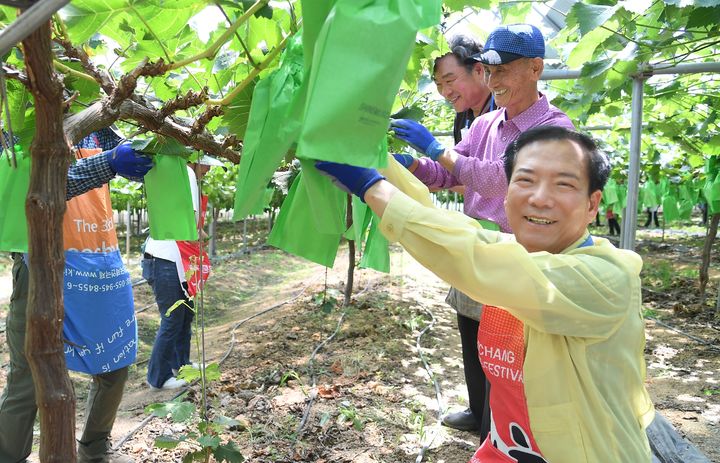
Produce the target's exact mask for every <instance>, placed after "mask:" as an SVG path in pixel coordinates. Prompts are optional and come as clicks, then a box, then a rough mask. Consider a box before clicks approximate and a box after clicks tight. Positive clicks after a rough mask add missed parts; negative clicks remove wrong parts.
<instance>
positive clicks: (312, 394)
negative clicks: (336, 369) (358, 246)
mask: <svg viewBox="0 0 720 463" xmlns="http://www.w3.org/2000/svg"><path fill="white" fill-rule="evenodd" d="M369 289H370V282H368V284H367V286H365V288H364V289H363V290H362V291H360V292H358V293H357V294H355V298H357V297H358V296H361V295H363V294H364V293H366V292H367V291H368V290H369ZM349 308H350V306H349V305H348V306H347V307H345V310H343V312H342V314H340V318H339V319H338V322H337V325H336V326H335V331H334V332H333V333H332V334H331V335H330V336H328V337H327V338H325V340H323V342H321V343H320V344H318V345H317V346H316V347H315V350H313V353H312V355H311V356H310V359H309V360H308V362H309V363H310V377H311V378H312V388H311V389H310V396H309V397H308V400H307V404H305V410H303V416H302V419H301V420H300V424H298V427H297V431H295V442H298V441H299V440H300V438H301V437H302V434H303V432H305V429H304V428H305V425H306V424H307V420H308V417H309V416H310V410H311V409H312V406H313V404H314V403H315V399H316V398H317V376H316V375H315V356H316V355H317V353H318V352H319V351H320V349H322V348H323V347H324V346H325V344H327V343H328V342H330V341H332V339H333V338H334V337H335V336H336V335H337V334H338V332H340V327H341V326H342V323H343V321H344V320H345V316H346V315H347V312H348V310H349Z"/></svg>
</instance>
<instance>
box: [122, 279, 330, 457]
mask: <svg viewBox="0 0 720 463" xmlns="http://www.w3.org/2000/svg"><path fill="white" fill-rule="evenodd" d="M317 279H318V277H316V278H315V279H313V280H312V281H310V282H309V283H308V284H306V285H305V287H303V289H302V290H301V291H300V292H299V293H297V294H296V295H294V296H293V297H291V298H290V299H287V300H285V301H283V302H279V303H277V304H275V305H273V306H271V307H268V308H267V309H264V310H261V311H260V312H258V313H256V314H254V315H251V316H249V317H247V318H245V319H243V320H240V321H239V322H237V323H236V324H235V325H234V326H233V329H232V332H231V333H232V340H231V342H230V347H228V350H227V351H226V352H225V355H223V357H222V358H221V359H220V361H219V362H218V364H222V363H223V362H224V361H225V360H226V359H227V358H228V357H229V356H230V354H231V353H232V351H233V349H234V348H235V343H236V341H237V340H236V338H235V331H236V330H237V329H238V328H239V327H240V326H241V325H243V324H244V323H245V322H248V321H250V320H252V319H254V318H257V317H259V316H260V315H263V314H266V313H268V312H270V311H272V310H275V309H277V308H278V307H281V306H283V305H285V304H288V303H290V302H293V301H294V300H296V299H297V298H299V297H300V296H302V295H303V294H304V293H305V291H307V289H308V288H309V287H310V285H312V284H313V283H315V281H316V280H317ZM136 363H137V362H136ZM196 382H197V380H195V381H193V382H192V383H190V384H188V385H187V386H185V387H183V388H180V390H179V392H178V393H177V394H175V395H174V396H173V397H172V399H170V400H175V399H177V398H178V397H180V396H181V395H182V394H184V393H185V392H186V391H187V389H189V388H190V386H192V385H193V384H195V383H196ZM153 418H155V416H154V415H149V416H147V417H145V419H143V420H142V421H141V422H140V423H139V424H138V425H137V426H135V427H134V428H133V429H131V430H130V431H128V433H127V434H125V435H124V436H123V437H122V438H121V439H120V440H119V441H118V442H117V443H116V444H115V445H113V447H112V449H113V450H115V451H116V450H118V449H120V447H122V446H123V445H125V443H126V442H127V441H128V440H129V439H130V438H131V437H132V436H134V435H135V434H136V433H137V432H138V431H140V430H141V429H142V428H144V427H145V426H147V424H148V423H149V422H150V421H152V419H153Z"/></svg>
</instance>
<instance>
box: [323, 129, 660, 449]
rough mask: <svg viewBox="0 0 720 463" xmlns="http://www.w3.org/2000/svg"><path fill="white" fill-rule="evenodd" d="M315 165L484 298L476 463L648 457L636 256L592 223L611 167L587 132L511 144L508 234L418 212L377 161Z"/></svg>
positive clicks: (384, 225) (449, 277)
mask: <svg viewBox="0 0 720 463" xmlns="http://www.w3.org/2000/svg"><path fill="white" fill-rule="evenodd" d="M317 167H318V168H319V169H320V170H323V171H325V172H326V173H328V174H329V175H330V176H332V177H333V178H334V179H335V180H336V181H337V183H338V184H339V186H341V187H344V188H345V189H347V190H349V191H350V192H352V193H354V194H356V195H358V196H359V197H360V198H362V199H363V200H364V201H366V202H367V204H368V205H369V206H370V207H371V208H372V209H373V211H374V212H375V213H376V214H378V215H379V216H381V217H382V222H381V230H382V231H383V234H384V235H385V236H386V237H387V238H388V239H390V240H391V241H397V242H399V243H400V244H402V245H403V247H405V249H407V250H408V252H410V254H412V255H413V256H414V257H415V258H416V259H417V260H418V261H419V262H421V263H422V264H423V265H425V266H426V267H427V268H428V269H430V270H431V271H433V272H434V273H435V274H437V275H438V276H439V277H441V278H442V279H444V280H445V281H447V282H448V283H450V284H451V285H453V286H455V287H457V288H458V289H460V290H461V291H463V292H464V293H466V294H468V295H469V296H470V297H472V298H474V299H476V300H478V301H483V303H485V304H486V309H485V310H484V311H483V315H482V319H481V320H480V330H479V331H478V351H479V352H478V353H479V356H480V358H481V362H482V365H483V369H484V370H485V371H486V374H487V376H488V379H489V380H490V383H491V388H490V391H491V392H490V408H491V409H492V424H491V432H490V435H489V436H488V438H487V439H486V440H485V441H484V442H483V443H482V444H481V446H480V448H479V449H478V450H477V452H476V453H475V455H474V456H473V457H472V460H471V462H473V463H477V462H482V463H495V462H497V463H515V462H519V463H542V462H551V463H565V462H567V463H580V462H589V463H601V462H603V463H604V462H613V463H641V462H649V461H650V459H651V454H650V447H649V445H648V440H647V437H646V435H645V428H646V427H647V425H648V424H649V423H650V421H651V420H652V418H653V417H654V409H653V406H652V403H651V401H650V398H649V396H648V393H647V390H646V389H645V385H644V381H645V361H644V357H643V350H644V346H645V335H644V323H643V319H642V314H641V298H640V277H639V275H640V269H641V267H642V261H641V259H640V257H639V256H638V255H637V254H635V253H634V252H631V251H626V250H620V249H617V248H615V247H614V246H613V245H612V244H611V243H610V242H609V241H607V240H606V239H603V238H597V237H592V236H590V235H589V233H588V231H587V225H588V223H590V222H592V221H593V220H594V218H595V215H596V213H597V209H598V204H599V203H600V199H601V197H602V189H603V187H604V185H605V182H606V180H607V177H608V174H609V164H608V161H607V158H606V157H605V156H604V155H603V154H602V153H601V152H599V151H598V149H597V147H596V145H595V143H594V142H593V140H592V139H591V138H589V137H587V136H585V135H582V134H579V133H577V132H573V131H570V130H567V129H564V128H560V127H553V126H545V127H539V128H536V129H532V130H530V131H528V132H525V133H524V134H522V135H521V136H520V137H519V138H518V140H517V141H516V142H515V143H513V144H512V145H511V146H509V147H508V149H507V151H506V153H505V170H506V174H507V178H508V179H509V186H508V194H507V198H506V200H505V209H506V212H507V217H508V220H509V222H510V225H511V228H512V230H513V231H514V235H510V234H506V233H500V232H494V231H489V230H483V229H482V228H481V227H480V226H479V225H478V224H477V222H476V221H474V220H472V219H471V218H468V217H466V216H464V215H462V214H460V213H454V212H450V211H440V210H438V209H435V208H432V207H427V206H423V205H421V204H420V203H418V202H416V201H415V200H413V199H411V198H410V197H409V196H407V195H406V194H404V193H403V192H402V191H400V190H399V189H398V188H396V187H395V186H393V185H392V184H391V183H390V182H388V181H385V180H384V178H383V177H382V176H381V175H380V174H378V172H377V171H375V170H374V169H364V168H358V167H353V166H346V165H341V164H334V163H326V162H320V163H318V164H317Z"/></svg>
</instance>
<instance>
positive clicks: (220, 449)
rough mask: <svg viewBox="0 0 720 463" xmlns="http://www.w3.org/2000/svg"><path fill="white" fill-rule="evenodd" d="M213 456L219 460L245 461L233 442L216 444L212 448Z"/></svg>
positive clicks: (230, 461)
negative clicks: (213, 448) (214, 447)
mask: <svg viewBox="0 0 720 463" xmlns="http://www.w3.org/2000/svg"><path fill="white" fill-rule="evenodd" d="M213 456H214V457H215V459H216V460H217V461H220V462H222V461H227V462H228V463H242V462H244V461H245V457H243V455H242V453H240V449H239V448H237V446H236V445H235V443H234V442H228V443H227V444H223V445H218V446H217V448H216V449H215V450H213Z"/></svg>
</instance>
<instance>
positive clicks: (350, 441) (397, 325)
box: [0, 249, 720, 463]
mask: <svg viewBox="0 0 720 463" xmlns="http://www.w3.org/2000/svg"><path fill="white" fill-rule="evenodd" d="M392 258H393V264H392V269H393V270H392V272H391V273H390V274H389V275H384V274H380V273H377V272H374V271H358V272H356V285H355V288H356V290H355V294H356V297H355V298H354V300H353V306H352V307H351V308H350V309H349V310H347V311H346V312H345V314H344V318H343V321H342V323H341V324H340V329H339V330H338V332H337V334H336V335H335V337H334V338H333V340H332V341H330V342H329V343H328V344H327V345H325V347H324V348H323V349H321V350H320V351H319V353H318V356H317V358H316V359H315V362H314V367H313V365H311V362H310V356H311V354H312V352H313V350H314V349H316V347H317V346H318V345H319V344H320V343H321V342H322V341H323V340H325V339H327V338H328V336H330V335H331V334H332V333H333V332H334V331H335V329H336V327H337V325H338V320H339V319H340V317H341V316H343V310H341V309H340V308H339V306H338V305H335V306H334V307H332V308H329V307H328V306H323V305H322V290H323V287H324V281H325V270H324V268H322V267H320V266H317V265H314V264H310V263H307V262H305V261H303V260H300V259H296V258H294V257H291V256H288V255H286V254H283V253H281V252H279V251H275V250H267V251H262V252H259V253H257V254H253V255H251V256H246V257H243V258H240V259H236V260H231V261H227V262H224V263H221V264H219V265H217V266H216V267H215V275H214V276H213V278H212V280H211V283H210V284H209V288H208V294H207V296H206V307H207V308H208V315H207V325H208V328H207V330H206V349H207V350H206V351H207V352H208V354H207V357H208V358H209V359H220V358H221V357H222V356H223V355H224V354H225V353H226V352H227V351H228V349H229V348H230V345H231V338H232V335H231V331H232V328H233V327H234V326H235V325H236V324H237V322H238V321H240V320H242V319H245V318H247V317H248V316H250V315H252V314H255V313H258V312H259V311H261V310H263V309H265V308H267V307H271V306H273V305H275V304H277V303H278V302H281V301H285V300H288V299H290V298H291V297H293V296H294V295H297V294H299V293H300V292H301V291H302V290H303V289H304V288H305V287H306V286H307V289H306V291H305V292H304V293H303V294H302V295H301V296H300V297H298V298H297V299H296V300H295V301H293V302H292V303H289V304H286V305H283V306H281V307H278V308H277V309H275V310H273V311H272V312H270V313H267V314H265V315H262V316H259V317H257V318H255V319H253V320H251V321H248V322H247V323H245V324H243V325H242V326H241V327H239V328H238V329H237V330H236V333H235V338H236V342H235V344H234V345H233V348H232V352H231V354H230V355H229V356H228V358H227V360H226V361H225V362H224V363H223V364H222V366H221V370H222V375H221V378H220V380H219V381H216V382H213V383H211V385H210V389H209V404H210V412H211V414H212V415H217V414H222V415H224V416H227V417H229V418H233V419H236V420H237V421H238V422H239V423H240V424H238V425H236V426H233V427H232V428H231V429H230V430H225V431H222V432H220V434H219V436H220V438H221V439H222V441H223V442H226V441H232V442H234V443H235V444H236V445H237V446H238V447H239V448H240V450H241V452H242V454H243V455H244V456H245V457H246V459H247V461H251V462H288V463H289V462H305V461H306V462H318V463H331V462H332V463H336V462H358V463H369V462H388V463H395V462H412V461H415V459H416V456H417V454H418V451H419V449H420V448H421V447H422V446H423V444H429V447H430V449H429V450H428V453H427V455H426V456H425V458H424V460H423V461H432V462H438V463H439V462H453V463H454V462H465V461H468V459H469V458H470V455H471V454H472V452H473V451H474V449H475V447H476V446H477V438H476V436H474V435H472V434H469V433H464V432H458V431H454V430H449V429H447V428H444V427H440V426H438V425H437V415H438V408H442V409H445V408H447V407H450V408H453V409H455V408H464V404H465V403H466V400H467V399H466V392H465V387H464V383H463V381H462V362H461V360H460V354H459V352H460V345H459V338H458V336H457V329H456V322H455V314H454V312H453V311H452V310H451V309H450V308H449V307H448V306H447V305H446V304H445V303H444V298H445V294H446V291H447V285H446V284H444V283H442V282H440V281H439V280H438V279H437V278H435V277H434V276H433V275H431V274H430V273H429V272H428V271H427V270H425V269H424V268H422V267H421V266H419V265H418V264H417V263H416V262H415V261H414V260H413V259H412V258H410V257H409V256H408V255H407V254H404V253H401V252H399V250H397V249H395V250H394V251H393V255H392ZM345 276H346V264H345V257H344V255H341V256H338V259H337V261H336V266H335V268H334V269H332V270H330V271H329V272H328V273H327V281H328V288H330V290H329V291H328V294H327V295H326V296H327V299H332V298H337V299H340V291H341V289H342V286H343V284H344V278H345ZM136 306H137V307H138V308H140V309H141V310H142V309H146V310H143V311H142V312H141V313H140V314H139V315H138V325H139V333H140V353H139V363H138V365H137V366H136V367H134V368H133V370H132V372H131V378H130V381H129V383H128V388H127V392H126V394H125V398H124V400H123V404H122V406H121V411H120V415H119V417H118V421H117V423H116V426H115V429H114V433H113V437H114V439H115V440H116V442H117V440H118V439H120V438H121V437H123V436H125V435H126V433H127V432H128V431H130V430H131V429H133V428H135V427H136V426H137V424H138V423H140V422H141V421H142V420H143V419H144V418H145V417H146V416H147V415H146V414H145V413H144V408H145V406H147V405H148V404H150V403H153V402H162V401H165V400H169V399H171V398H172V396H173V395H174V394H173V393H171V392H167V393H158V392H152V391H150V390H149V389H148V388H147V387H146V386H145V383H144V376H145V368H146V364H145V363H144V361H145V359H147V357H148V356H149V350H150V348H151V345H152V340H153V336H154V332H155V330H156V328H157V311H156V308H155V306H154V301H153V299H152V295H151V292H150V290H149V288H148V287H147V286H146V285H143V286H140V287H138V288H137V289H136ZM649 307H650V308H652V309H653V310H654V311H655V312H654V313H655V314H656V315H657V316H664V315H668V316H670V315H672V310H671V309H665V308H663V305H662V304H659V303H657V302H653V301H650V302H649ZM328 309H330V310H328ZM427 310H429V311H431V312H432V314H433V315H434V317H435V319H436V324H435V326H434V327H433V329H432V331H430V333H428V334H426V335H425V336H424V338H423V339H422V351H423V353H424V354H425V355H426V356H427V358H428V360H429V363H430V365H431V367H432V370H433V373H434V375H435V377H436V378H437V379H438V380H439V382H440V386H441V390H442V403H441V404H440V406H438V403H437V400H436V396H435V390H434V388H433V385H432V382H431V381H430V378H429V376H428V374H427V372H426V371H425V370H424V369H423V366H422V362H421V360H420V359H419V356H418V351H417V349H416V345H415V343H416V337H417V335H418V333H419V332H420V330H422V329H423V328H424V327H425V326H426V325H427V323H429V321H430V317H429V315H428V314H427V312H426V311H427ZM663 310H668V311H669V312H668V313H665V312H663ZM647 326H648V330H647V335H648V345H647V350H646V352H647V360H648V376H649V377H651V379H650V380H649V388H650V391H651V394H652V396H653V399H654V400H655V403H656V406H657V408H658V410H660V411H661V412H662V413H663V414H664V415H665V416H666V417H668V418H669V419H670V420H671V421H672V422H673V423H674V424H675V425H676V426H677V427H678V428H679V429H680V430H681V432H682V433H684V434H686V435H687V436H688V437H689V438H690V439H691V440H693V441H694V442H695V443H696V444H698V446H699V447H700V448H701V449H702V450H703V451H704V452H705V453H706V454H707V455H708V457H710V459H711V461H720V452H719V450H718V449H720V432H719V431H720V429H718V422H719V421H720V417H719V415H720V389H718V387H719V386H718V379H719V378H718V371H719V370H718V367H720V365H718V363H719V362H720V360H719V356H718V355H717V354H718V352H717V351H715V350H713V349H711V348H709V347H707V346H702V345H700V344H698V343H697V342H695V341H692V340H690V339H689V338H687V337H685V336H682V335H678V334H677V333H675V332H673V331H670V330H668V329H666V328H664V327H661V326H659V325H658V324H656V323H655V322H652V321H648V324H647ZM683 329H687V330H691V331H692V333H693V334H694V335H695V336H698V337H701V338H703V339H707V340H713V339H714V338H713V336H715V337H717V331H716V330H714V329H713V328H712V327H708V326H705V325H703V324H701V323H697V324H693V323H687V324H685V325H684V326H683ZM3 350H5V348H4V347H3ZM3 354H4V352H3ZM313 373H314V375H315V377H316V381H317V385H318V391H319V395H318V397H317V399H316V400H315V402H314V405H313V407H312V409H311V412H310V414H309V416H308V418H307V424H306V425H305V426H304V427H303V429H302V432H301V433H300V434H298V428H299V425H300V423H301V420H302V417H303V412H304V411H305V403H306V399H307V397H308V395H309V394H310V391H311V386H312V377H313ZM75 379H76V388H77V392H78V396H79V399H78V403H80V404H81V403H82V399H83V397H84V395H85V393H86V392H85V387H86V384H87V381H86V380H85V379H84V378H81V377H80V376H79V375H78V376H76V377H75ZM3 382H4V373H3V376H2V377H0V385H2V383H3ZM188 397H189V399H192V400H195V401H197V399H198V388H197V387H194V388H192V390H191V392H190V394H189V396H188ZM82 408H83V407H82V406H80V407H79V409H80V410H82ZM81 422H82V421H81V419H79V420H78V423H81ZM193 430H197V427H196V424H193V423H192V422H191V423H190V424H188V423H174V422H172V421H171V420H169V419H160V418H156V419H154V420H152V421H151V422H150V423H149V424H148V425H147V426H145V427H144V428H142V430H140V431H139V432H138V433H137V434H136V435H134V436H133V437H132V438H131V439H130V440H128V442H127V443H126V444H125V445H124V446H123V447H122V450H123V451H124V452H126V453H128V454H129V455H132V456H133V457H134V458H135V459H136V461H143V462H147V463H152V462H171V461H172V462H175V461H181V459H182V455H184V454H186V453H187V452H188V451H189V449H191V448H192V447H191V446H190V445H189V444H187V443H183V444H180V445H179V446H178V447H177V448H176V449H175V450H165V449H158V448H155V447H154V445H153V442H154V440H155V438H157V437H158V436H161V435H162V436H174V437H178V436H184V435H188V434H189V433H190V432H192V431H193Z"/></svg>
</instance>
